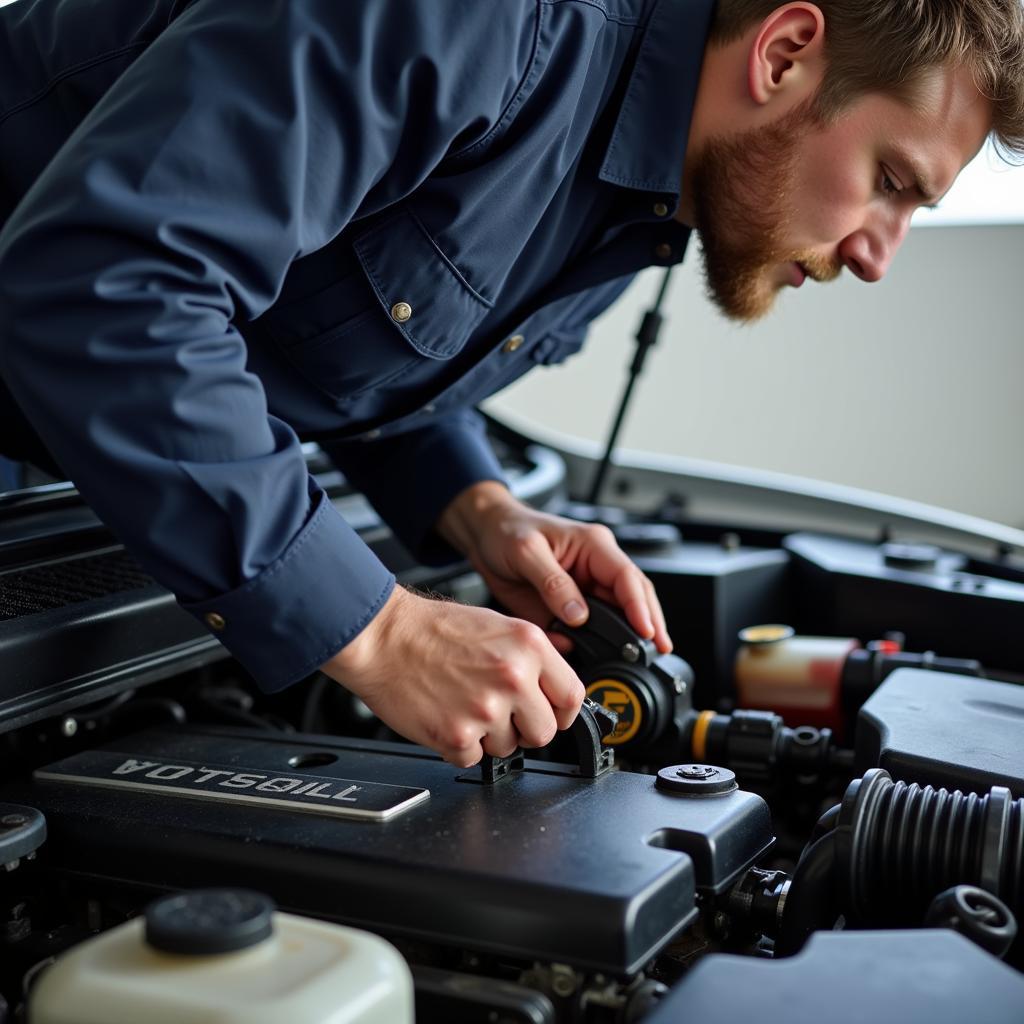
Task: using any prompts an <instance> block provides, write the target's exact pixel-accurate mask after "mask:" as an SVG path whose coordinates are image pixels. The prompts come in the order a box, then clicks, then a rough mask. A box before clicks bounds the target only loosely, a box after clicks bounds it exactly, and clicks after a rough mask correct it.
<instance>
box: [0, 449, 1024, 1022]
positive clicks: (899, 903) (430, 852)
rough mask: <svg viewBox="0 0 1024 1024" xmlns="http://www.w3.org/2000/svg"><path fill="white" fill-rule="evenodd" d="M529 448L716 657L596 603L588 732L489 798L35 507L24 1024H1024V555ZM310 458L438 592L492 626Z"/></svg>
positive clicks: (537, 754)
mask: <svg viewBox="0 0 1024 1024" xmlns="http://www.w3.org/2000/svg"><path fill="white" fill-rule="evenodd" d="M495 440H496V443H497V444H498V445H499V446H501V448H502V452H503V456H504V459H505V461H506V464H507V468H508V472H509V477H510V479H511V480H512V485H513V489H514V490H515V491H516V493H518V494H520V495H521V496H523V497H524V498H525V499H527V500H530V501H532V502H533V503H534V504H537V505H538V506H542V507H545V508H549V509H551V510H553V511H558V512H560V513H561V514H563V515H570V516H574V517H576V518H579V519H583V520H590V521H601V522H605V523H607V524H608V525H609V526H611V528H612V529H613V530H614V531H615V533H616V535H617V537H618V539H619V542H620V544H622V546H623V547H624V548H625V549H626V550H627V551H629V553H630V554H631V555H632V557H633V558H634V559H635V561H636V562H637V563H638V564H639V565H640V567H641V568H642V569H643V570H644V572H645V573H646V574H647V575H648V576H649V577H650V578H651V579H652V581H653V582H654V584H655V586H656V587H657V589H658V593H659V596H660V598H661V601H662V604H663V607H664V609H665V611H666V616H667V618H668V624H669V629H670V632H671V633H672V635H673V639H674V641H675V649H676V651H677V652H678V653H674V654H668V655H662V654H659V653H658V652H657V650H656V649H655V648H654V646H653V644H652V643H650V642H649V641H646V640H644V639H642V638H640V637H639V636H637V635H636V634H635V633H634V632H633V631H632V630H631V629H630V627H629V626H628V624H627V623H626V622H625V620H624V619H623V618H622V616H621V615H620V614H619V612H618V611H617V610H616V609H615V608H613V607H610V606H608V605H606V604H603V603H601V602H599V601H596V600H595V601H593V602H592V603H591V609H590V612H591V613H590V617H589V620H588V622H587V623H586V625H585V626H583V627H581V628H580V629H578V630H570V629H567V628H566V629H565V630H564V632H565V633H566V634H567V635H568V636H569V638H570V639H571V640H572V652H571V654H569V655H568V656H567V657H568V658H569V660H570V663H571V664H572V665H573V667H574V668H575V669H576V671H577V672H578V674H579V675H580V677H581V679H582V680H583V682H584V683H585V685H586V687H587V693H588V700H587V702H586V703H585V705H584V708H583V710H582V711H581V714H580V716H579V718H578V720H577V722H576V724H575V725H574V726H573V727H572V729H571V730H569V731H568V732H567V733H564V734H561V735H560V736H559V737H558V738H557V739H556V741H555V742H554V743H553V744H552V745H551V746H550V747H548V748H545V749H543V750H529V751H519V752H517V753H516V754H514V755H513V756H512V757H510V758H505V759H495V758H485V759H484V761H483V762H482V763H481V764H480V765H478V766H476V767H474V768H472V769H458V768H454V767H452V766H451V765H449V764H446V763H445V762H444V761H442V760H441V759H440V757H438V756H437V755H435V754H433V753H432V752H430V751H428V750H425V749H424V748H420V747H416V746H413V745H410V744H408V743H406V742H404V741H402V740H401V739H400V737H397V736H395V735H394V734H391V733H389V731H388V730H387V729H386V727H384V726H383V725H382V724H381V723H380V722H379V721H377V720H376V719H375V718H374V717H373V716H372V714H370V713H369V711H368V709H366V708H365V706H363V705H362V704H361V703H360V702H359V701H358V700H356V699H355V698H353V697H352V696H351V695H349V694H347V693H346V692H345V691H344V690H343V689H342V688H341V687H339V686H337V685H336V684H333V683H331V682H330V681H329V680H327V679H326V677H322V676H315V677H312V678H310V679H308V680H306V681H305V682H304V683H302V684H301V685H299V686H296V687H293V688H291V689H290V690H288V691H285V692H284V693H282V694H277V695H273V696H265V695H261V694H260V693H259V692H258V691H257V690H256V688H255V687H254V685H253V684H252V683H251V681H250V680H249V679H248V678H247V677H246V676H245V674H244V672H243V671H242V669H241V668H240V667H239V666H238V665H237V664H236V663H234V662H233V661H231V660H230V659H229V658H227V657H226V656H225V654H224V652H223V650H222V649H221V648H220V647H219V645H218V644H217V643H216V641H214V640H213V639H212V638H211V637H210V636H209V635H208V634H206V633H205V632H204V631H203V630H202V629H201V628H200V627H199V626H198V625H197V624H196V623H195V622H194V621H193V620H192V619H191V618H190V617H189V616H187V615H186V614H185V613H184V612H182V611H181V610H180V609H179V608H178V607H177V605H176V604H175V602H174V600H173V598H172V596H171V595H170V594H168V593H167V592H165V591H163V590H162V589H161V588H160V587H158V586H157V585H156V584H155V583H154V582H153V581H152V580H151V579H149V578H148V577H147V576H146V574H145V573H144V572H143V571H142V570H141V569H140V568H139V567H138V566H137V565H136V564H135V563H134V561H133V560H132V559H131V557H130V556H129V555H128V554H127V553H126V552H125V551H124V550H123V549H122V548H121V547H120V545H119V544H118V543H117V542H116V540H115V539H114V538H113V537H111V536H110V535H109V534H108V533H107V532H106V531H105V529H104V528H103V526H102V525H101V524H100V523H99V521H98V520H97V519H96V518H95V516H94V515H93V514H92V513H91V511H90V510H89V509H88V508H87V507H86V506H85V505H84V503H83V502H82V501H81V499H80V498H79V497H78V495H77V493H76V492H75V491H74V490H73V489H72V488H71V487H70V486H66V485H50V486H44V487H37V488H33V489H29V490H25V491H21V492H12V493H10V494H7V495H3V496H0V764H2V773H0V779H2V782H0V1024H12V1022H14V1021H28V1022H35V1024H60V1022H74V1021H80V1022H86V1024H91V1022H93V1021H106V1022H107V1024H116V1022H117V1021H121V1020H125V1021H142V1020H151V1021H153V1022H160V1021H179V1020H180V1021H193V1020H195V1021H199V1020H207V1021H212V1020H218V1021H228V1020H248V1021H254V1022H258V1021H263V1020H287V1021H288V1022H289V1024H302V1022H305V1021H308V1022H310V1024H312V1022H320V1021H323V1022H326V1021H332V1022H335V1024H341V1022H348V1021H352V1022H364V1024H365V1022H371V1021H375V1022H394V1024H402V1022H404V1021H411V1020H413V1019H415V1020H416V1021H420V1022H434V1021H436V1022H446V1024H447V1022H482V1024H483V1022H486V1024H520V1022H521V1024H576V1022H580V1024H591V1022H593V1024H605V1022H607V1024H640V1022H642V1024H669V1022H683V1021H687V1020H691V1019H693V1020H697V1019H699V1020H701V1021H702V1022H704V1024H708V1022H712V1024H715V1022H723V1024H724V1022H727V1021H728V1022H732V1021H739V1020H752V1021H753V1020H756V1021H758V1022H761V1024H800V1022H808V1024H809V1022H811V1021H814V1022H816V1024H818V1022H820V1021H822V1020H823V1019H825V1020H829V1021H831V1022H833V1024H836V1022H839V1024H842V1022H853V1021H858V1022H859V1021H864V1020H870V1019H872V1018H874V1019H877V1020H901V1021H928V1022H929V1024H937V1022H938V1024H942V1022H954V1021H955V1022H958V1024H959V1022H963V1021H966V1020H972V1021H976V1022H991V1024H1011V1022H1021V1021H1024V974H1022V970H1024V940H1022V939H1021V938H1020V935H1019V932H1018V923H1019V922H1020V921H1021V918H1022V914H1024V688H1022V685H1021V684H1022V682H1024V655H1022V654H1021V650H1020V642H1019V640H1020V637H1021V636H1022V635H1024V563H1022V561H1021V559H1020V557H1019V556H1017V555H1015V554H1014V553H1013V552H1012V551H1011V550H1009V549H1007V548H1006V547H1005V546H1000V545H998V544H996V545H991V544H988V543H987V542H986V543H980V542H979V543H974V544H972V545H965V546H964V547H963V549H960V548H957V547H956V546H955V545H953V544H948V545H947V544H932V543H921V542H916V541H908V540H905V539H896V538H895V537H894V536H893V535H892V532H891V531H890V530H889V529H888V528H887V527H885V526H884V525H883V528H882V529H880V530H879V531H877V532H876V533H875V534H873V535H872V534H868V535H865V534H864V532H863V531H860V533H859V534H858V532H857V531H845V532H844V531H843V530H842V529H839V528H831V529H820V530H808V529H804V528H801V527H794V528H787V526H786V524H785V523H778V522H769V518H770V517H767V516H766V517H765V521H764V522H763V523H757V524H755V525H750V524H749V522H747V523H739V522H738V521H734V520H732V519H730V518H729V517H728V516H727V515H723V516H718V517H707V516H697V515H694V514H692V513H691V512H690V511H689V510H688V508H687V506H686V504H685V502H683V501H681V500H680V499H679V495H678V494H676V493H671V492H670V490H669V489H662V490H661V491H659V492H657V493H655V494H654V498H656V499H657V500H651V493H650V489H649V488H648V491H645V492H644V493H643V495H642V496H639V497H638V496H636V495H634V497H633V501H632V503H631V502H630V500H629V494H628V489H627V488H622V489H621V490H622V495H623V501H622V502H619V503H617V504H616V505H614V506H612V505H604V506H594V505H587V504H581V503H579V502H578V501H574V500H573V495H574V493H575V492H576V491H577V490H578V489H577V488H575V487H574V486H573V484H572V478H571V473H569V472H568V471H567V470H566V466H565V464H564V463H563V462H562V461H561V460H560V458H559V456H558V455H557V454H556V453H555V452H553V451H550V450H547V449H539V448H537V446H534V445H530V444H529V443H528V439H522V438H518V437H515V436H513V435H511V434H510V433H509V432H505V433H502V434H499V435H498V436H496V439H495ZM307 454H308V458H309V461H310V467H311V470H312V471H313V472H315V473H316V474H317V475H318V477H319V479H320V482H321V483H322V485H323V486H324V487H325V488H327V489H328V492H329V493H330V494H331V496H332V499H333V500H334V501H335V503H336V504H337V505H338V507H339V508H340V509H341V510H342V512H343V514H344V515H345V516H346V518H348V519H349V521H350V522H351V523H352V524H353V525H354V526H356V527H357V528H358V529H359V530H360V533H361V535H362V536H363V537H364V539H365V540H366V541H367V543H369V544H370V545H371V546H372V547H373V548H374V550H375V551H377V553H378V554H379V555H380V556H381V557H382V558H383V559H384V560H385V561H386V562H387V564H389V565H390V566H391V567H392V568H393V569H394V571H395V572H396V573H397V575H398V577H399V580H400V582H402V583H403V584H404V585H406V586H410V587H415V588H418V589H420V590H423V591H427V592H431V593H434V594H436V595H438V596H439V597H442V598H446V599H456V600H462V601H469V602H473V603H479V604H486V603H489V602H490V600H491V599H490V595H489V594H488V593H487V592H486V589H485V588H484V586H483V584H482V581H481V580H480V578H479V577H477V576H476V575H475V574H474V573H473V572H472V571H471V570H470V569H469V567H468V566H466V565H458V564H456V565H452V566H447V567H444V568H443V569H436V570H435V569H429V568H426V567H423V566H420V565H417V564H416V563H415V562H414V561H413V560H412V559H411V558H410V557H409V556H408V555H407V554H406V553H405V552H404V551H403V550H402V549H401V548H400V547H399V546H398V544H397V542H396V541H395V540H394V538H393V537H392V536H391V534H390V533H389V532H388V530H387V528H386V527H385V526H384V524H383V523H382V522H381V521H380V520H379V519H378V518H377V517H376V514H375V513H374V512H373V510H372V509H371V508H370V507H369V506H368V505H367V504H366V502H365V501H364V500H363V499H362V498H361V496H360V495H359V494H358V493H356V492H354V491H352V489H351V488H349V487H348V485H347V484H346V482H345V481H344V480H343V479H342V478H341V477H340V476H339V475H338V474H337V473H336V472H335V471H334V470H333V469H332V468H331V467H330V466H329V464H327V463H326V462H325V461H324V460H323V459H322V457H321V456H320V455H319V454H318V452H317V451H316V450H315V449H313V448H311V449H310V450H309V451H308V453H307ZM626 477H627V478H628V474H627V475H626ZM681 486H682V485H681ZM638 504H639V505H643V506H644V507H643V508H637V507H631V505H632V506H637V505H638ZM968 548H970V549H971V550H968ZM218 1000H219V1002H218ZM216 1007H220V1009H219V1010H217V1013H219V1015H217V1013H215V1012H214V1009H215V1008H216ZM204 1014H205V1016H204Z"/></svg>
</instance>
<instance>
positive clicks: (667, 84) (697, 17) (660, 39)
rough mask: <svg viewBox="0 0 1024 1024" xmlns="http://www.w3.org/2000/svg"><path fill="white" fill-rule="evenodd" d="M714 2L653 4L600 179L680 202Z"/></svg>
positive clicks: (662, 0)
mask: <svg viewBox="0 0 1024 1024" xmlns="http://www.w3.org/2000/svg"><path fill="white" fill-rule="evenodd" d="M714 10H715V0H655V4H654V8H653V10H652V11H651V15H650V17H649V18H648V21H647V27H646V28H645V29H644V30H643V31H644V34H643V38H642V39H641V41H640V48H639V50H638V52H637V56H636V62H635V64H634V65H633V70H632V73H631V75H630V80H629V85H628V87H627V89H626V95H625V98H624V99H623V101H622V106H621V108H620V109H619V116H618V119H617V121H616V123H615V130H614V132H613V133H612V138H611V142H610V143H609V144H608V149H607V151H606V153H605V158H604V163H603V164H602V166H601V171H600V174H599V177H600V178H601V180H602V181H606V182H608V183H610V184H613V185H621V186H623V187H625V188H631V189H640V190H644V191H650V192H664V193H667V194H669V195H674V196H678V195H679V186H680V179H681V177H682V173H683V163H684V160H685V157H686V142H687V139H688V137H689V134H690V123H691V121H692V119H693V108H694V104H695V102H696V99H697V86H698V83H699V81H700V70H701V65H702V63H703V60H704V48H705V46H706V45H707V37H708V32H709V31H710V28H711V19H712V16H713V15H714Z"/></svg>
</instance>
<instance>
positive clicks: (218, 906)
mask: <svg viewBox="0 0 1024 1024" xmlns="http://www.w3.org/2000/svg"><path fill="white" fill-rule="evenodd" d="M273 913H274V901H273V900H271V899H270V897H269V896H264V895H263V894H262V893H258V892H253V891H252V890H250V889H198V890H196V891H195V892H184V893H180V894H178V895H177V896H166V897H164V898H163V899H160V900H157V901H156V902H155V903H151V904H150V905H149V906H148V907H146V942H147V943H148V944H149V945H150V946H152V947H153V949H158V950H160V951H161V952H162V953H179V954H182V955H185V956H213V955H215V954H218V953H236V952H238V951H239V950H242V949H249V947H250V946H257V945H259V943H261V942H263V941H264V940H265V939H269V938H270V936H271V935H272V934H273V931H274V921H273Z"/></svg>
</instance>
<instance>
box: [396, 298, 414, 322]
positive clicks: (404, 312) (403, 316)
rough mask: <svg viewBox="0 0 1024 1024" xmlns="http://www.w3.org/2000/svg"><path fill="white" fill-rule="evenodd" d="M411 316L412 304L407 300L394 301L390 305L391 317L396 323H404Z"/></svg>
mask: <svg viewBox="0 0 1024 1024" xmlns="http://www.w3.org/2000/svg"><path fill="white" fill-rule="evenodd" d="M411 316H412V306H410V305H409V303H408V302H396V303H395V304H394V305H393V306H392V307H391V319H392V320H394V321H395V323H396V324H404V323H405V321H406V320H408V319H409V317H411Z"/></svg>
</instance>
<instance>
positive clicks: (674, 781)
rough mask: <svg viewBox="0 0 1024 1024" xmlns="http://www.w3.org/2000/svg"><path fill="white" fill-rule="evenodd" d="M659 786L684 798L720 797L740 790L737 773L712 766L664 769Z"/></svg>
mask: <svg viewBox="0 0 1024 1024" xmlns="http://www.w3.org/2000/svg"><path fill="white" fill-rule="evenodd" d="M657 786H658V789H664V790H668V791H669V792H672V793H680V794H681V795H683V796H719V795H721V794H723V793H731V792H732V791H733V790H734V789H738V788H739V787H738V785H737V783H736V773H735V772H731V771H729V769H728V768H718V767H717V766H715V765H711V764H674V765H672V766H671V767H669V768H662V769H661V771H660V772H658V779H657Z"/></svg>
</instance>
